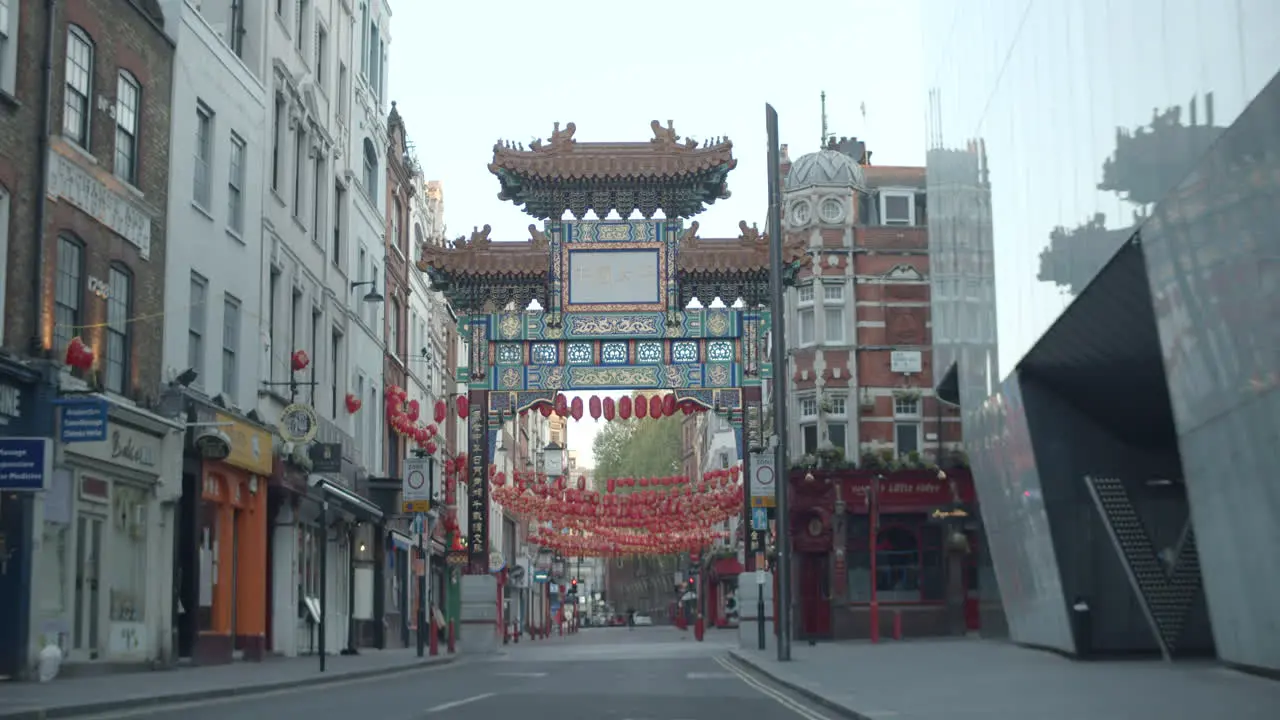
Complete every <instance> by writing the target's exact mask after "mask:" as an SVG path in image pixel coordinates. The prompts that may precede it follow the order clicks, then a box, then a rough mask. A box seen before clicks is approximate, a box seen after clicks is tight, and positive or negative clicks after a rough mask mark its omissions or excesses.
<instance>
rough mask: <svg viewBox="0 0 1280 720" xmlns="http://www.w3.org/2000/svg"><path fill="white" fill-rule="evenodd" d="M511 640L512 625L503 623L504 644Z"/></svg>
mask: <svg viewBox="0 0 1280 720" xmlns="http://www.w3.org/2000/svg"><path fill="white" fill-rule="evenodd" d="M510 642H511V626H510V625H507V624H506V623H503V625H502V644H503V645H506V644H508V643H510Z"/></svg>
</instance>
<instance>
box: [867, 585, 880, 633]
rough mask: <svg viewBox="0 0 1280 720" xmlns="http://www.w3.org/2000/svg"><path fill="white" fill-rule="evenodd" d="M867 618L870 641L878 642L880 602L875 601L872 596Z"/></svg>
mask: <svg viewBox="0 0 1280 720" xmlns="http://www.w3.org/2000/svg"><path fill="white" fill-rule="evenodd" d="M867 618H868V619H869V620H870V621H871V642H873V643H878V642H880V603H878V602H876V601H875V599H874V596H873V598H872V600H871V608H870V612H869V613H868V614H867Z"/></svg>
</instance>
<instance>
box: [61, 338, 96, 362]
mask: <svg viewBox="0 0 1280 720" xmlns="http://www.w3.org/2000/svg"><path fill="white" fill-rule="evenodd" d="M65 360H66V363H67V365H69V366H70V367H72V368H74V369H76V370H88V369H89V368H91V367H93V350H92V349H90V348H89V346H88V345H85V344H84V341H83V340H81V339H80V338H79V337H73V338H71V342H69V343H67V356H66V358H65Z"/></svg>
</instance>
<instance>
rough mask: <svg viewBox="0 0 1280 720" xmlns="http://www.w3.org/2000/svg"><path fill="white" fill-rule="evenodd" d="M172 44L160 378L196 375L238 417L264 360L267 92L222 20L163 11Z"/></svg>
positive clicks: (170, 5) (180, 9) (178, 6)
mask: <svg viewBox="0 0 1280 720" xmlns="http://www.w3.org/2000/svg"><path fill="white" fill-rule="evenodd" d="M164 11H165V23H166V28H165V29H166V31H167V32H168V33H169V34H170V35H171V36H172V37H173V38H174V39H175V40H176V41H177V47H178V51H177V53H176V54H175V56H174V65H175V66H176V67H175V68H174V73H175V76H177V77H180V78H182V81H181V82H175V83H174V87H173V113H172V114H171V124H170V128H171V130H170V132H171V134H170V153H169V158H170V168H169V172H170V185H169V223H170V228H171V232H170V234H169V238H168V256H167V267H166V277H165V308H166V309H167V311H166V312H165V314H164V367H165V373H166V379H170V380H171V379H173V378H174V377H176V376H177V375H178V374H179V373H181V372H183V371H184V370H187V369H191V370H195V371H196V373H197V377H196V379H195V381H194V382H193V383H191V387H192V389H195V390H199V391H201V392H203V393H204V394H206V395H208V396H209V397H211V398H212V397H216V396H218V395H221V396H223V399H224V401H225V402H226V404H227V406H228V407H232V406H234V407H236V408H241V409H243V410H245V411H248V410H250V409H252V408H253V407H254V406H255V405H256V404H257V399H258V387H259V385H258V381H259V378H260V377H262V373H261V372H260V369H261V367H260V364H261V361H262V359H263V358H262V357H261V354H260V353H259V351H258V349H259V348H260V347H261V345H260V343H259V337H258V336H259V332H258V323H257V321H256V319H257V315H258V309H259V307H260V305H261V302H262V285H261V282H260V278H259V277H258V274H257V273H256V272H252V271H251V272H246V269H247V268H256V267H258V265H259V263H260V261H261V260H260V259H261V257H262V222H261V218H262V209H263V208H262V206H263V199H264V195H263V193H262V192H261V191H260V187H261V181H262V177H263V169H264V162H263V158H264V157H267V156H268V151H269V144H268V143H267V136H266V92H265V88H264V86H263V84H262V81H261V79H260V77H259V76H258V75H257V74H255V72H254V70H253V69H252V68H251V67H250V66H248V65H246V64H245V62H243V61H242V60H241V58H240V57H238V56H237V54H236V51H235V50H234V49H233V48H232V47H231V46H230V45H228V44H227V43H226V42H224V39H223V35H222V34H220V33H222V32H225V29H224V28H225V26H224V25H223V22H222V19H221V18H219V17H212V18H210V17H205V16H204V15H202V14H201V11H200V10H199V9H197V7H196V5H195V4H192V3H189V2H184V1H183V0H168V1H167V2H165V3H164Z"/></svg>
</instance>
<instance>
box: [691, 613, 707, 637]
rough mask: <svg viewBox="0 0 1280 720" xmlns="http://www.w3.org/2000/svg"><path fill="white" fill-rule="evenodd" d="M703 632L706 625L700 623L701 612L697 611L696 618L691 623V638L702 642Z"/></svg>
mask: <svg viewBox="0 0 1280 720" xmlns="http://www.w3.org/2000/svg"><path fill="white" fill-rule="evenodd" d="M704 632H706V627H705V626H704V625H703V623H702V613H698V619H697V620H695V621H694V623H693V639H694V640H697V641H698V642H702V635H703V633H704Z"/></svg>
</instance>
